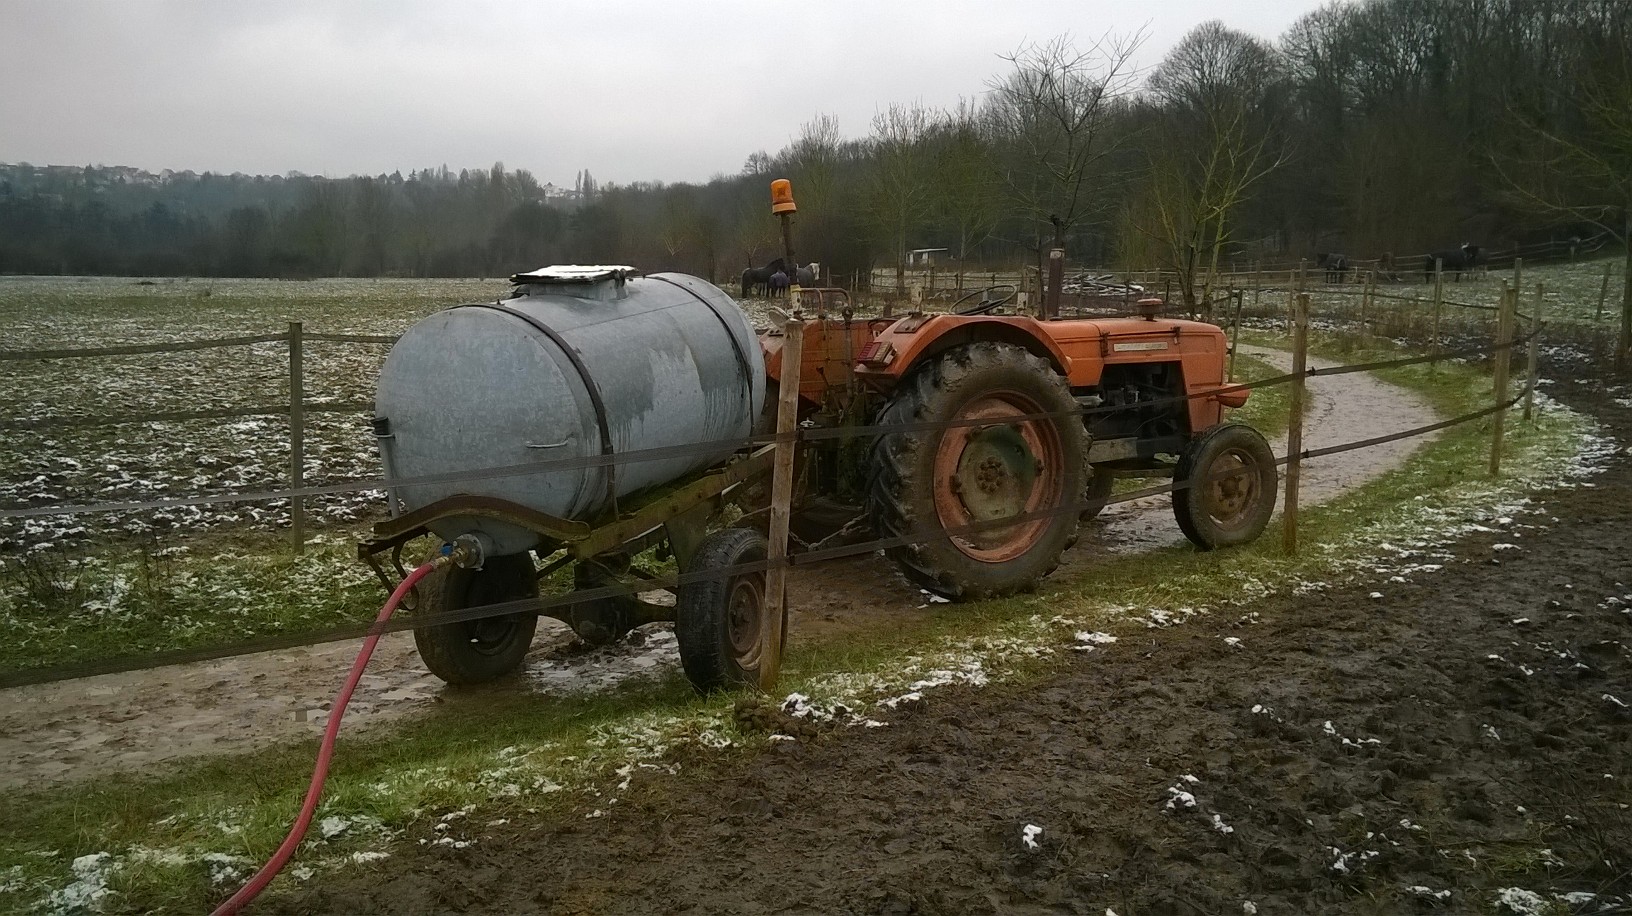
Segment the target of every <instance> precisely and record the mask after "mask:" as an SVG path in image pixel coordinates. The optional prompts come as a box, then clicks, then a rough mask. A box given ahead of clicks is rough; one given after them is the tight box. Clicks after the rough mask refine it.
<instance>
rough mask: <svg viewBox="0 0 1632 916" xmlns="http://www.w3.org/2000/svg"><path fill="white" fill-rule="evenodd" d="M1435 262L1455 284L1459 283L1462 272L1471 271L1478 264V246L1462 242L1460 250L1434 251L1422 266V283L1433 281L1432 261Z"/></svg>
mask: <svg viewBox="0 0 1632 916" xmlns="http://www.w3.org/2000/svg"><path fill="white" fill-rule="evenodd" d="M1436 260H1437V261H1439V262H1440V263H1441V264H1442V265H1443V268H1444V271H1445V272H1446V273H1448V274H1450V275H1451V276H1452V277H1453V278H1454V279H1455V280H1456V282H1461V280H1462V272H1463V271H1467V270H1472V269H1473V268H1474V267H1475V266H1476V265H1477V264H1478V263H1479V246H1478V245H1469V244H1467V243H1466V242H1464V243H1463V244H1462V247H1461V248H1453V249H1451V250H1450V251H1436V252H1434V253H1433V254H1431V255H1429V256H1428V260H1427V261H1426V262H1425V263H1424V264H1423V266H1422V279H1423V282H1425V283H1426V282H1428V281H1430V280H1432V279H1434V261H1436Z"/></svg>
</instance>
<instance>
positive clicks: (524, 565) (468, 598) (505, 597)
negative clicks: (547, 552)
mask: <svg viewBox="0 0 1632 916" xmlns="http://www.w3.org/2000/svg"><path fill="white" fill-rule="evenodd" d="M419 589H420V595H421V596H423V597H422V600H421V602H420V605H419V607H418V608H417V609H416V613H419V614H435V613H437V612H439V611H450V610H458V609H460V608H468V607H480V606H482V605H484V604H498V603H500V602H504V601H515V600H518V599H522V598H536V597H538V579H537V575H536V574H535V572H534V570H533V558H532V555H531V554H526V553H518V554H511V555H510V556H503V557H488V558H487V560H486V562H484V563H483V564H482V568H481V569H460V568H459V567H457V566H449V567H444V568H442V569H439V570H437V571H435V572H433V573H431V574H430V575H428V576H426V577H425V578H424V579H423V580H421V582H420V584H419ZM537 628H538V615H537V614H533V613H521V614H504V615H501V616H497V617H483V618H480V619H478V620H461V621H459V622H457V623H445V624H439V625H437V626H430V627H420V628H418V629H416V630H414V645H415V646H416V647H418V649H419V657H420V658H421V659H423V660H424V661H425V667H426V668H429V669H430V671H431V673H432V674H434V675H436V676H437V677H439V678H441V679H442V680H444V681H447V682H448V683H449V684H455V685H462V684H482V683H486V682H487V681H491V680H495V679H497V678H501V677H504V676H505V675H507V674H510V673H511V672H513V671H515V670H516V669H517V668H519V667H521V662H522V659H523V658H525V657H526V656H527V649H528V648H529V647H530V646H531V645H532V644H533V631H534V630H536V629H537Z"/></svg>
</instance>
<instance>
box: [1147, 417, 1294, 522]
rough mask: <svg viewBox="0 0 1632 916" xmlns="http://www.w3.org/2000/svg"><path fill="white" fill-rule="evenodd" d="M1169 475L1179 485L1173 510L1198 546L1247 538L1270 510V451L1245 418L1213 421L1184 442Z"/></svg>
mask: <svg viewBox="0 0 1632 916" xmlns="http://www.w3.org/2000/svg"><path fill="white" fill-rule="evenodd" d="M1173 479H1174V483H1175V484H1176V485H1180V488H1179V489H1176V490H1174V491H1173V516H1174V518H1175V519H1177V520H1178V523H1179V530H1181V531H1183V532H1184V536H1185V537H1187V538H1189V539H1190V542H1191V543H1192V544H1195V545H1196V547H1197V548H1198V549H1201V550H1213V549H1215V548H1218V547H1239V546H1241V545H1242V544H1250V543H1252V542H1253V541H1255V540H1257V539H1258V536H1259V535H1260V534H1263V533H1264V527H1265V526H1266V525H1268V524H1269V517H1270V515H1271V514H1273V513H1274V511H1275V490H1276V484H1277V482H1278V480H1279V475H1278V474H1277V472H1276V470H1275V454H1274V453H1273V452H1271V451H1270V449H1269V443H1268V442H1266V441H1264V437H1263V435H1262V434H1260V433H1259V432H1258V431H1257V430H1256V429H1253V428H1252V427H1250V426H1247V425H1245V424H1241V423H1227V424H1225V425H1223V426H1218V427H1214V428H1213V429H1212V430H1210V431H1208V432H1206V433H1204V434H1202V436H1201V437H1200V438H1198V439H1196V440H1195V441H1194V442H1192V443H1190V446H1189V447H1188V448H1186V449H1185V450H1184V454H1183V455H1181V456H1180V457H1179V466H1178V468H1177V469H1176V470H1175V472H1174V475H1173ZM1186 483H1189V484H1191V485H1190V486H1182V485H1183V484H1186Z"/></svg>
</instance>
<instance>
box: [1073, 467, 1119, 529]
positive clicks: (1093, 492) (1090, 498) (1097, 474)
mask: <svg viewBox="0 0 1632 916" xmlns="http://www.w3.org/2000/svg"><path fill="white" fill-rule="evenodd" d="M1114 489H1116V478H1115V477H1112V476H1111V475H1110V474H1108V473H1106V472H1105V471H1096V470H1094V469H1093V467H1092V466H1090V467H1089V468H1088V489H1087V492H1085V493H1083V495H1082V501H1083V509H1082V515H1080V516H1078V519H1079V520H1080V521H1082V522H1083V523H1085V524H1086V523H1088V522H1091V521H1093V520H1094V519H1096V518H1098V517H1099V513H1101V512H1104V511H1105V507H1106V506H1108V505H1110V502H1111V491H1112V490H1114Z"/></svg>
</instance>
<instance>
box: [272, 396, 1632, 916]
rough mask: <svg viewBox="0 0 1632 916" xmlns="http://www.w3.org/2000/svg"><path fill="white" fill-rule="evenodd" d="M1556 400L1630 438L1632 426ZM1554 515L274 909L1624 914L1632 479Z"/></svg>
mask: <svg viewBox="0 0 1632 916" xmlns="http://www.w3.org/2000/svg"><path fill="white" fill-rule="evenodd" d="M1556 393H1558V394H1561V395H1564V396H1565V397H1566V399H1567V400H1570V401H1571V402H1572V403H1574V404H1577V405H1579V406H1582V407H1585V408H1588V409H1591V410H1592V411H1593V412H1594V413H1595V414H1597V415H1598V416H1600V417H1601V418H1602V419H1603V420H1604V421H1605V423H1606V425H1607V426H1608V427H1609V428H1610V431H1611V432H1612V434H1613V435H1615V437H1616V438H1617V440H1619V441H1620V442H1621V443H1623V444H1624V443H1626V442H1628V441H1632V418H1629V416H1628V414H1629V413H1632V411H1628V410H1627V409H1626V408H1625V407H1617V406H1616V405H1615V404H1614V403H1613V401H1612V400H1611V399H1610V398H1608V397H1606V396H1605V395H1603V394H1602V393H1601V392H1595V391H1594V390H1592V386H1583V387H1580V388H1576V389H1574V390H1569V389H1567V388H1565V387H1564V386H1560V390H1558V391H1557V392H1556ZM1532 510H1533V511H1527V512H1524V513H1520V514H1516V515H1515V516H1514V517H1513V518H1512V520H1511V521H1510V522H1509V523H1507V524H1505V525H1503V524H1493V525H1492V529H1493V530H1490V531H1488V532H1480V533H1477V534H1475V535H1472V536H1469V537H1467V538H1465V539H1464V540H1462V541H1461V542H1459V543H1458V544H1456V545H1454V548H1453V550H1454V553H1455V555H1456V559H1455V560H1454V561H1447V562H1446V566H1445V568H1444V569H1443V570H1442V571H1440V572H1438V573H1436V574H1433V575H1426V576H1420V577H1416V579H1415V580H1414V581H1410V582H1366V581H1362V582H1356V583H1353V584H1351V585H1347V586H1344V587H1341V588H1336V589H1332V590H1330V591H1327V592H1323V593H1318V594H1315V595H1311V596H1304V597H1296V596H1280V597H1276V598H1273V599H1270V600H1266V601H1264V602H1262V603H1261V605H1259V606H1256V607H1254V608H1253V610H1254V611H1256V612H1257V613H1256V618H1255V619H1252V618H1240V619H1237V618H1234V617H1229V618H1226V617H1225V616H1222V615H1221V616H1215V617H1208V618H1201V619H1199V620H1197V621H1195V622H1192V623H1191V624H1189V625H1186V626H1183V627H1176V628H1172V629H1161V630H1150V631H1149V632H1148V634H1147V635H1145V636H1143V637H1141V638H1124V639H1122V640H1121V641H1119V642H1117V643H1115V644H1114V645H1106V646H1102V647H1100V648H1099V650H1098V651H1094V652H1090V653H1081V654H1076V655H1074V656H1073V659H1072V662H1071V664H1069V665H1068V666H1067V667H1066V668H1065V669H1063V670H1061V671H1060V672H1059V673H1058V674H1057V676H1054V677H1053V678H1051V679H1050V680H1048V681H1046V682H1044V683H1041V684H1037V685H1033V686H1029V687H1024V688H1013V687H1010V688H989V689H985V690H971V689H963V688H949V689H946V690H943V691H938V692H930V693H927V694H925V699H924V701H922V702H921V703H918V704H914V705H908V706H903V707H902V708H901V710H900V711H899V713H898V714H897V716H896V718H895V719H894V720H893V721H892V722H891V723H890V725H889V726H888V727H885V728H878V729H846V730H842V731H839V732H834V733H829V734H826V735H822V736H818V737H815V738H812V739H807V740H801V741H799V742H775V743H773V744H772V745H771V749H770V750H768V751H767V752H766V753H764V754H762V755H760V756H759V757H757V758H755V759H753V760H750V761H747V762H746V763H741V764H735V765H730V766H726V765H720V764H712V765H711V764H708V763H707V762H706V761H701V762H693V763H692V765H688V767H686V768H685V769H683V770H682V771H681V773H680V774H679V775H673V776H671V775H663V774H656V775H644V774H646V773H647V771H641V773H642V775H640V776H638V777H637V779H636V782H635V785H634V789H633V791H631V792H629V793H626V794H625V795H624V796H623V800H622V801H621V802H620V804H619V805H618V806H617V807H616V808H614V809H612V810H611V811H609V812H608V813H607V814H606V815H605V816H604V817H598V818H586V817H585V813H586V812H582V811H574V812H571V813H568V814H566V815H562V816H559V817H552V818H541V819H530V820H528V821H526V822H520V821H517V822H514V823H510V824H505V825H503V826H500V827H495V828H490V829H487V830H485V831H483V830H476V831H474V832H472V833H471V834H470V835H469V838H470V839H475V840H476V841H477V842H475V843H474V844H473V845H470V846H469V847H468V848H465V849H459V850H454V849H450V848H448V847H446V846H436V845H428V846H425V845H419V844H418V843H417V842H416V838H414V837H409V838H407V839H405V840H404V841H403V842H402V843H401V845H399V846H398V848H397V849H396V850H395V851H394V854H393V856H392V857H391V858H389V859H387V860H384V861H383V862H380V863H378V864H376V865H373V866H368V867H366V868H364V869H361V870H358V871H356V872H354V873H348V874H347V875H345V876H335V877H332V878H326V879H324V880H323V881H322V883H321V884H314V886H308V887H305V888H301V889H299V890H297V891H295V892H294V894H293V896H289V897H284V898H281V899H279V900H275V901H269V903H268V905H267V906H264V907H262V908H261V911H263V912H284V913H341V912H345V913H363V912H391V913H441V912H454V913H473V912H503V913H560V914H579V913H583V914H588V913H696V914H704V913H708V914H713V913H733V914H734V913H1091V914H1095V916H1099V914H1104V913H1108V912H1114V913H1117V914H1120V916H1135V914H1184V913H1250V912H1257V913H1262V914H1276V913H1286V914H1292V913H1298V914H1302V913H1355V914H1361V913H1411V912H1451V913H1468V912H1518V911H1523V910H1512V909H1509V908H1508V907H1507V906H1506V905H1505V904H1498V903H1497V902H1496V901H1497V900H1498V899H1499V898H1500V897H1502V896H1503V895H1505V896H1506V897H1507V898H1508V899H1509V900H1512V901H1515V905H1518V906H1525V907H1529V906H1531V905H1532V904H1533V903H1534V902H1535V901H1531V900H1529V898H1526V897H1525V896H1524V894H1523V893H1521V892H1520V891H1521V890H1522V891H1523V892H1527V893H1535V894H1539V895H1540V898H1539V899H1540V900H1545V901H1550V902H1554V903H1557V904H1559V905H1561V906H1567V907H1568V908H1569V909H1570V910H1571V911H1576V912H1601V911H1610V912H1627V911H1628V905H1627V904H1626V901H1628V900H1629V899H1632V811H1629V809H1628V805H1629V804H1632V709H1629V708H1628V706H1632V563H1629V562H1628V560H1627V547H1626V545H1627V544H1628V543H1629V542H1632V458H1629V457H1627V456H1626V454H1625V452H1624V450H1623V452H1622V453H1621V455H1620V456H1618V457H1617V458H1616V459H1615V462H1614V464H1613V465H1612V467H1611V468H1610V469H1609V470H1608V471H1607V472H1606V473H1605V474H1604V475H1602V476H1600V477H1598V478H1596V479H1595V485H1594V486H1592V487H1590V488H1584V489H1579V490H1571V491H1561V492H1557V493H1549V494H1538V495H1537V496H1536V498H1535V502H1534V504H1533V506H1532ZM1500 544H1506V545H1513V546H1509V547H1505V548H1499V547H1498V546H1497V545H1500ZM1379 578H1380V577H1379ZM1373 593H1377V594H1373ZM1227 639H1235V640H1239V642H1238V643H1237V644H1234V645H1232V644H1231V643H1229V642H1227V641H1226V640H1227ZM1028 825H1031V826H1036V827H1040V828H1041V832H1040V833H1039V834H1036V835H1035V836H1034V842H1035V843H1036V844H1037V845H1036V848H1035V849H1031V848H1028V847H1027V845H1026V843H1025V841H1024V839H1023V830H1024V829H1025V828H1026V827H1027V826H1028ZM1564 893H1577V894H1591V895H1597V896H1596V897H1592V898H1588V897H1582V896H1577V897H1574V898H1571V899H1572V900H1573V902H1572V903H1568V904H1564V903H1563V902H1561V901H1559V900H1558V899H1557V898H1556V897H1555V895H1556V894H1564ZM1613 898H1619V900H1620V901H1622V903H1620V904H1615V903H1611V900H1612V899H1613ZM1249 904H1250V906H1249ZM1606 904H1607V905H1609V907H1610V908H1609V909H1608V910H1604V909H1601V907H1603V906H1604V905H1606Z"/></svg>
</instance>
